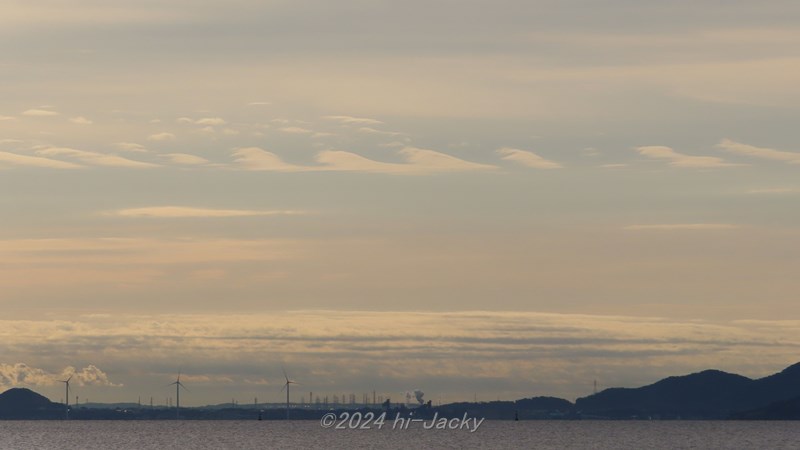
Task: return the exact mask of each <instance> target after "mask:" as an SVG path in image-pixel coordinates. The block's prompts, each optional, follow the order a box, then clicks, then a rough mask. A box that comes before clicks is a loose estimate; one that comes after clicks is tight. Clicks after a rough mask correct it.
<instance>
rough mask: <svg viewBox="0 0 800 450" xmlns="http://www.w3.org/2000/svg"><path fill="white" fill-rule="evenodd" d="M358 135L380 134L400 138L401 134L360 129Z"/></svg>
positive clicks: (368, 128) (367, 128) (373, 129)
mask: <svg viewBox="0 0 800 450" xmlns="http://www.w3.org/2000/svg"><path fill="white" fill-rule="evenodd" d="M358 132H359V133H366V134H382V135H384V136H402V135H403V133H399V132H397V131H383V130H376V129H375V128H370V127H361V128H359V129H358Z"/></svg>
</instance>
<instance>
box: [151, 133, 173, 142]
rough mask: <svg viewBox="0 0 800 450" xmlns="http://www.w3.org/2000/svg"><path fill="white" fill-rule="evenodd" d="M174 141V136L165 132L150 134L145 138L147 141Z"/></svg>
mask: <svg viewBox="0 0 800 450" xmlns="http://www.w3.org/2000/svg"><path fill="white" fill-rule="evenodd" d="M174 139H175V135H174V134H172V133H167V132H163V133H156V134H151V135H150V136H148V137H147V140H148V141H171V140H174Z"/></svg>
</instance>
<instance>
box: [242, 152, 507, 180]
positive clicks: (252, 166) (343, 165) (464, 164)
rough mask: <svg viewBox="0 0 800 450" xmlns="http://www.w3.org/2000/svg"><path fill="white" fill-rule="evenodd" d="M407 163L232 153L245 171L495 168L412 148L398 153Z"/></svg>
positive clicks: (350, 156)
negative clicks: (302, 161) (309, 162)
mask: <svg viewBox="0 0 800 450" xmlns="http://www.w3.org/2000/svg"><path fill="white" fill-rule="evenodd" d="M399 153H400V155H402V156H403V157H404V158H405V159H406V161H407V163H402V164H401V163H388V162H382V161H375V160H372V159H369V158H365V157H363V156H361V155H358V154H356V153H352V152H346V151H341V150H325V151H322V152H320V153H318V154H317V156H316V158H315V160H316V161H317V162H318V163H320V164H321V165H319V166H300V165H294V164H288V163H285V162H283V161H282V160H281V159H280V157H279V156H277V155H276V154H274V153H272V152H267V151H264V150H261V149H260V148H256V147H249V148H244V149H240V150H237V151H235V152H234V156H236V159H235V162H236V163H238V164H240V165H242V166H243V168H245V169H247V170H265V171H275V172H312V171H340V172H365V173H385V174H397V175H425V174H433V173H444V172H467V171H485V170H494V169H497V166H492V165H488V164H480V163H475V162H471V161H466V160H463V159H460V158H456V157H454V156H451V155H447V154H445V153H440V152H437V151H434V150H427V149H421V148H415V147H406V148H404V149H402V150H400V152H399Z"/></svg>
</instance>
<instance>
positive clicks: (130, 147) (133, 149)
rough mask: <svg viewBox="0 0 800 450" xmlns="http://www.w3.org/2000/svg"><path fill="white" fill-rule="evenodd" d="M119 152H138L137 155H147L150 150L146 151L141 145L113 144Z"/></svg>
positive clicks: (132, 143) (130, 143)
mask: <svg viewBox="0 0 800 450" xmlns="http://www.w3.org/2000/svg"><path fill="white" fill-rule="evenodd" d="M114 146H115V147H117V148H118V149H120V150H125V151H127V152H139V153H147V152H149V151H150V150H148V149H146V148H145V147H144V146H143V145H142V144H137V143H135V142H117V143H116V144H114Z"/></svg>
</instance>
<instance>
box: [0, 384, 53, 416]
mask: <svg viewBox="0 0 800 450" xmlns="http://www.w3.org/2000/svg"><path fill="white" fill-rule="evenodd" d="M59 412H63V405H60V404H58V403H53V402H51V401H50V400H49V399H48V398H47V397H44V396H42V395H40V394H37V393H36V392H33V391H32V390H30V389H25V388H12V389H9V390H7V391H5V392H3V393H2V394H0V418H4V419H7V418H20V419H24V418H32V417H40V416H46V417H50V416H55V415H56V414H59Z"/></svg>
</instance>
